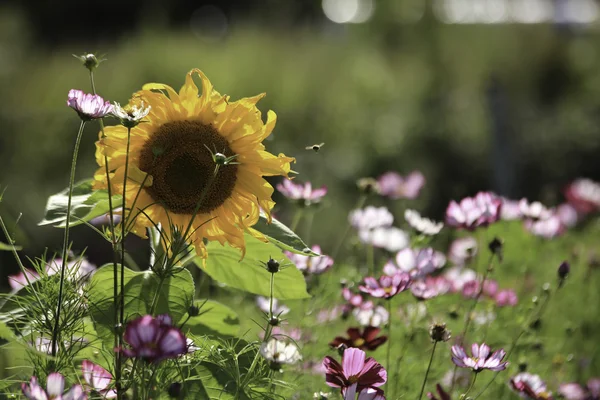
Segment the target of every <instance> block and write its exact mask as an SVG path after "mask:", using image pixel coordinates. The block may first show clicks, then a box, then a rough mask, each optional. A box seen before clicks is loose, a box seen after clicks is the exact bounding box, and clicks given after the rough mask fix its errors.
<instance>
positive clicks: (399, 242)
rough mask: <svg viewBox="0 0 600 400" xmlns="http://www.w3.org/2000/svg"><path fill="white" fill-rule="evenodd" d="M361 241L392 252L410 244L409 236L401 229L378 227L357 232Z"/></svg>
mask: <svg viewBox="0 0 600 400" xmlns="http://www.w3.org/2000/svg"><path fill="white" fill-rule="evenodd" d="M358 237H359V238H360V240H361V242H363V243H366V244H370V245H373V246H375V247H379V248H382V249H386V250H387V251H390V252H392V253H394V252H397V251H399V250H402V249H404V248H406V247H407V246H408V245H409V244H410V237H409V236H408V234H407V233H406V232H404V231H403V230H401V229H398V228H395V227H393V226H391V227H380V228H375V229H370V230H361V231H359V232H358Z"/></svg>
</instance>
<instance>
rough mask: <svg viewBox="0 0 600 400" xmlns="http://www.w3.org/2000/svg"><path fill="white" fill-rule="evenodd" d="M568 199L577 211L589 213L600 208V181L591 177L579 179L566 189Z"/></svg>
mask: <svg viewBox="0 0 600 400" xmlns="http://www.w3.org/2000/svg"><path fill="white" fill-rule="evenodd" d="M565 197H566V198H567V201H568V202H569V203H571V205H573V207H575V208H576V209H577V211H579V212H581V213H584V214H588V213H591V212H594V211H598V210H599V209H600V183H598V182H594V181H593V180H591V179H577V180H575V181H573V182H572V183H571V184H569V186H567V188H566V189H565Z"/></svg>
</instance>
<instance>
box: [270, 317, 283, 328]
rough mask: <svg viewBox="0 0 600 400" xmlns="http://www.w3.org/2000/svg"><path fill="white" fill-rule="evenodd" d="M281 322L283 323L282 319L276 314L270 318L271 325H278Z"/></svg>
mask: <svg viewBox="0 0 600 400" xmlns="http://www.w3.org/2000/svg"><path fill="white" fill-rule="evenodd" d="M280 323H281V320H280V319H279V317H278V316H276V315H274V316H273V317H271V318H270V319H269V325H271V326H278V325H279V324H280Z"/></svg>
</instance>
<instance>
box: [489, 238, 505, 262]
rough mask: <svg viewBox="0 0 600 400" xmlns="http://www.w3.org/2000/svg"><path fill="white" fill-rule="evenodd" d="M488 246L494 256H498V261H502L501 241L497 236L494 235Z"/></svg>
mask: <svg viewBox="0 0 600 400" xmlns="http://www.w3.org/2000/svg"><path fill="white" fill-rule="evenodd" d="M488 248H489V249H490V251H491V252H492V253H493V254H494V255H495V256H496V257H498V260H499V261H500V262H502V258H503V257H502V256H503V254H502V241H501V240H500V239H498V238H497V237H495V238H494V239H493V240H492V241H491V242H490V243H489V244H488Z"/></svg>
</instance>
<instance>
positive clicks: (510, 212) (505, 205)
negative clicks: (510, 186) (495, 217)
mask: <svg viewBox="0 0 600 400" xmlns="http://www.w3.org/2000/svg"><path fill="white" fill-rule="evenodd" d="M500 199H501V200H502V209H501V210H500V219H502V220H503V221H514V220H516V219H521V218H522V217H523V214H521V207H520V206H519V200H511V199H507V198H506V197H501V198H500Z"/></svg>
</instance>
